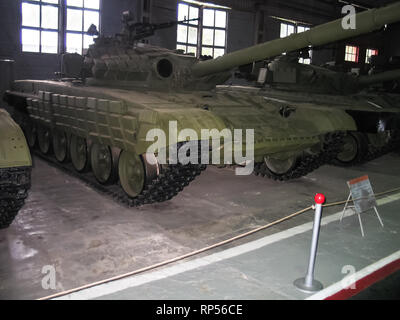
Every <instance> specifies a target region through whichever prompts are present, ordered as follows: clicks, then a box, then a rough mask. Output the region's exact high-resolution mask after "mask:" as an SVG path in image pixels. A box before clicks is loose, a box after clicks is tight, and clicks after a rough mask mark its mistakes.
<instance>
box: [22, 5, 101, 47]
mask: <svg viewBox="0 0 400 320" xmlns="http://www.w3.org/2000/svg"><path fill="white" fill-rule="evenodd" d="M100 1H101V0H22V2H21V14H22V23H21V47H22V51H24V52H39V53H55V54H57V53H59V52H60V51H61V52H64V51H66V52H70V53H74V52H77V53H79V54H81V53H82V51H83V49H87V48H88V47H89V45H90V44H92V43H93V37H92V36H89V35H88V34H87V32H86V31H87V30H88V29H89V27H90V25H91V24H94V25H96V27H97V29H99V26H100ZM60 17H65V22H64V19H60ZM59 48H60V49H59Z"/></svg>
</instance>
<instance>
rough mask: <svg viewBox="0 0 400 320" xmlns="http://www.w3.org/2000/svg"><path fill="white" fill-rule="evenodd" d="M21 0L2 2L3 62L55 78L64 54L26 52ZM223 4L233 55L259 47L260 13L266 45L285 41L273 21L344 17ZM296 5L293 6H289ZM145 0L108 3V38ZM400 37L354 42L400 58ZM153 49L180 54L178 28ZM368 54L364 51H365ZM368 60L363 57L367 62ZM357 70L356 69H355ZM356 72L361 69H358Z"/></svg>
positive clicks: (276, 5) (164, 1) (157, 6)
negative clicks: (227, 7)
mask: <svg viewBox="0 0 400 320" xmlns="http://www.w3.org/2000/svg"><path fill="white" fill-rule="evenodd" d="M150 1H151V3H152V16H151V19H152V22H154V23H161V22H166V21H169V20H175V19H176V9H177V0H150ZM20 2H21V0H16V1H11V0H6V1H1V2H0V28H1V30H2V32H1V33H0V58H11V59H14V60H16V78H17V79H26V78H34V79H46V78H52V77H54V72H57V71H59V69H60V67H59V62H60V57H59V55H55V54H37V53H26V52H21V47H20V24H21V13H20ZM210 2H214V3H217V4H222V5H231V7H232V10H229V20H228V21H229V23H228V39H227V51H228V52H232V51H235V50H239V49H242V48H246V47H249V46H251V45H253V44H254V43H255V41H256V40H255V38H256V37H255V32H256V12H259V11H261V12H262V14H263V16H264V23H263V26H262V30H261V33H262V36H261V40H262V41H268V40H272V39H275V38H278V37H279V34H280V21H279V20H276V19H274V18H271V16H277V17H282V18H286V19H291V20H295V21H302V22H305V23H308V24H311V25H317V24H320V23H324V22H327V21H330V20H333V19H335V18H337V17H340V10H339V9H338V7H332V6H330V5H327V3H326V2H321V1H318V0H310V1H307V5H305V4H304V1H300V0H291V1H288V2H286V1H285V2H282V1H278V0H270V1H268V6H267V5H258V6H254V4H252V2H250V1H242V0H235V1H229V3H228V1H225V0H214V1H211V0H210ZM289 3H290V4H289ZM142 9H143V0H112V1H110V0H103V10H102V26H101V31H102V33H103V34H104V35H112V34H115V33H118V32H120V30H121V13H122V11H125V10H132V11H133V12H134V13H135V15H136V16H137V17H138V18H139V19H141V15H142ZM399 34H400V24H397V25H393V26H392V28H391V31H390V32H389V33H387V34H386V36H385V37H382V36H380V35H376V36H373V37H361V38H360V39H355V40H354V41H352V43H354V44H359V45H360V46H362V47H363V48H364V47H365V48H366V47H369V46H371V44H373V45H374V46H375V47H379V48H385V50H384V51H383V54H385V55H386V56H391V55H400V43H399V42H398V41H397V39H398V35H399ZM149 42H150V43H151V44H153V45H159V46H163V47H166V48H170V49H174V48H175V44H176V31H175V29H173V28H171V29H166V30H161V31H159V32H158V33H157V34H156V35H155V36H153V37H151V38H150V39H149ZM345 44H346V43H339V44H335V45H334V46H332V47H330V48H328V49H324V50H318V51H315V52H314V53H313V63H315V64H322V63H324V62H327V61H333V60H336V61H342V62H343V60H344V46H345ZM361 52H362V51H361ZM362 58H363V57H360V60H362ZM350 66H351V65H350ZM353 67H355V66H353Z"/></svg>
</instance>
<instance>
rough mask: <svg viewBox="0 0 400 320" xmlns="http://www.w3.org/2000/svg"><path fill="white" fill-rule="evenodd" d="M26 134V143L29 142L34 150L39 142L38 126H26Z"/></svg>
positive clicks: (31, 124)
mask: <svg viewBox="0 0 400 320" xmlns="http://www.w3.org/2000/svg"><path fill="white" fill-rule="evenodd" d="M24 132H25V136H26V141H27V142H28V146H29V147H30V148H34V147H35V146H36V141H37V130H36V126H35V125H34V124H33V123H27V124H26V125H25V126H24Z"/></svg>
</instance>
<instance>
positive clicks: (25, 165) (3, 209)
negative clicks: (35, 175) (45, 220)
mask: <svg viewBox="0 0 400 320" xmlns="http://www.w3.org/2000/svg"><path fill="white" fill-rule="evenodd" d="M31 166H32V160H31V155H30V152H29V148H28V145H27V143H26V140H25V137H24V134H23V132H22V130H21V128H20V127H19V126H18V125H17V124H16V123H15V122H14V120H13V119H12V118H11V116H10V115H9V114H8V112H7V111H5V110H4V109H0V229H2V228H7V227H8V226H9V225H10V224H11V223H12V222H13V220H14V218H15V217H16V215H17V213H18V211H19V209H21V208H22V206H23V205H24V201H25V199H26V197H27V195H28V190H29V188H30V173H31Z"/></svg>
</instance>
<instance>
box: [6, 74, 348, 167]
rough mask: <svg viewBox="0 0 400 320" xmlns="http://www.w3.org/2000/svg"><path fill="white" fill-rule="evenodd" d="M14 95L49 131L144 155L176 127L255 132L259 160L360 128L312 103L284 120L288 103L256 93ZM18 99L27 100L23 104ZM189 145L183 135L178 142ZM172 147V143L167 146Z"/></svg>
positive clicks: (66, 90)
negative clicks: (153, 135) (153, 136)
mask: <svg viewBox="0 0 400 320" xmlns="http://www.w3.org/2000/svg"><path fill="white" fill-rule="evenodd" d="M8 97H9V98H8V100H9V102H10V104H14V105H16V104H20V105H23V104H24V103H25V104H26V105H25V106H23V108H25V110H26V112H27V113H28V114H29V117H30V119H31V120H32V121H34V122H36V123H38V124H41V125H44V126H47V127H49V128H50V129H51V130H56V129H60V130H63V131H65V132H67V133H68V134H74V135H77V136H80V137H82V138H86V139H90V140H92V141H94V142H96V143H101V144H105V145H109V146H113V147H117V148H119V149H121V150H128V151H131V152H134V153H136V154H139V155H140V154H144V153H146V151H147V150H148V148H149V147H150V146H151V145H152V143H153V142H154V141H146V136H147V134H148V132H149V131H150V130H152V129H161V130H162V131H163V132H165V133H166V136H167V137H168V136H170V135H173V133H172V132H170V126H169V125H170V123H171V122H176V123H177V130H178V132H181V131H182V130H184V129H188V128H190V129H192V130H194V131H195V132H196V134H197V136H198V137H199V139H200V137H202V130H204V129H206V130H212V129H217V130H218V131H219V132H221V131H222V130H224V129H229V130H231V131H233V130H235V129H236V130H243V132H245V130H246V129H254V148H253V151H254V156H255V159H256V161H257V160H260V159H262V157H264V156H265V155H276V156H277V157H279V156H280V155H287V154H288V153H298V152H301V151H302V150H305V149H307V148H309V147H312V146H313V145H316V144H318V143H320V141H321V139H322V137H323V136H324V135H325V134H327V133H329V132H339V131H349V130H355V129H356V124H355V122H354V121H353V119H352V118H351V117H350V116H349V115H348V114H347V113H346V112H345V111H343V110H333V109H331V108H321V107H320V106H316V105H312V104H303V105H301V106H299V105H295V107H296V111H295V112H293V113H291V114H290V116H288V117H286V116H283V115H281V113H280V111H281V109H282V107H287V106H288V105H287V104H285V102H280V101H279V100H278V99H276V100H273V99H272V100H271V99H268V98H266V97H265V96H263V94H262V93H261V92H259V93H255V92H254V91H249V92H246V91H242V92H240V91H237V90H230V91H229V92H219V93H218V92H214V93H210V92H191V93H185V92H182V93H169V94H165V93H163V92H160V91H139V90H135V91H130V90H121V89H108V88H102V87H92V86H90V87H89V86H87V87H85V86H74V85H71V84H68V83H60V82H53V81H29V80H24V81H17V82H16V83H15V85H14V88H13V90H12V91H11V92H9V93H8ZM17 97H20V98H22V100H20V101H19V102H18V101H17ZM13 99H14V100H13ZM12 100H13V101H12ZM185 141H187V139H186V137H183V136H182V137H178V138H177V141H174V143H176V142H178V143H179V142H185ZM170 143H171V141H170V139H167V141H166V144H165V147H169V145H170ZM243 145H244V146H245V141H244V142H243Z"/></svg>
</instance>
